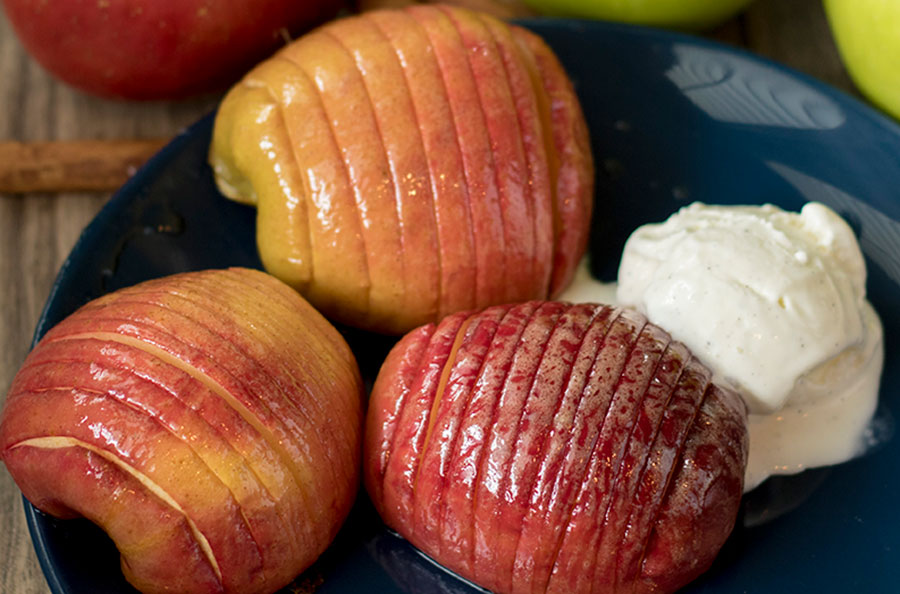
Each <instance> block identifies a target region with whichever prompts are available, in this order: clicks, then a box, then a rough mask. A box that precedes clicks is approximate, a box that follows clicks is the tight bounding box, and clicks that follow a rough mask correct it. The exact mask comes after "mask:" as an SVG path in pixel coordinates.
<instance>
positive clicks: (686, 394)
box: [364, 302, 747, 594]
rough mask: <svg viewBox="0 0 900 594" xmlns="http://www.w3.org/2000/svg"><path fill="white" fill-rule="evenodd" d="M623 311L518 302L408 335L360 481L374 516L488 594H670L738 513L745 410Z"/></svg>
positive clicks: (376, 417) (378, 392)
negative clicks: (512, 593)
mask: <svg viewBox="0 0 900 594" xmlns="http://www.w3.org/2000/svg"><path fill="white" fill-rule="evenodd" d="M710 378H711V373H710V371H709V370H708V369H706V368H705V367H704V366H703V365H701V364H700V363H699V362H698V361H697V360H696V359H694V358H693V357H692V356H691V354H690V352H689V351H688V350H687V348H686V347H684V346H683V345H682V344H680V343H677V342H673V341H672V340H671V339H670V337H669V335H668V334H667V333H666V332H665V331H663V330H662V329H660V328H659V327H657V326H654V325H652V324H649V323H648V322H647V321H646V319H645V318H644V317H643V316H642V315H640V314H638V313H636V312H634V311H631V310H628V309H614V308H611V307H608V306H601V305H589V304H583V305H569V304H563V303H556V302H528V303H524V304H518V305H504V306H495V307H491V308H488V309H486V310H483V311H481V312H480V313H475V314H471V313H458V314H454V315H452V316H450V317H448V318H446V319H445V320H443V321H441V322H440V323H439V324H437V325H434V324H430V325H427V326H423V327H421V328H419V329H417V330H414V331H413V332H411V333H409V334H407V335H406V336H405V337H404V338H402V339H401V341H400V342H399V343H398V344H397V346H396V347H395V348H394V349H393V350H392V351H391V353H390V354H389V356H388V357H387V359H386V361H385V363H384V366H383V368H382V370H381V372H380V373H379V375H378V378H377V380H376V382H375V386H374V388H373V392H372V395H371V398H370V403H369V412H368V417H367V425H366V437H365V453H364V466H365V468H364V477H365V482H366V487H367V489H368V491H369V494H370V495H371V497H372V500H373V502H374V504H375V507H376V509H377V510H378V511H379V513H380V514H381V516H382V518H383V519H384V521H385V522H386V524H387V525H388V526H390V527H391V528H393V529H394V530H396V531H397V532H399V533H400V534H402V535H403V536H404V537H405V538H407V539H408V540H409V541H410V542H412V543H413V544H414V545H415V546H417V547H418V548H420V549H421V550H422V551H424V552H425V553H427V554H428V555H430V556H431V557H433V558H434V559H436V560H437V561H438V562H440V563H442V564H443V565H445V566H446V567H448V568H449V569H451V570H453V571H455V572H457V573H459V574H460V575H462V576H463V577H465V578H467V579H470V580H472V581H473V582H475V583H477V584H479V585H481V586H484V587H486V588H488V589H490V590H491V591H494V592H498V593H506V592H515V593H519V592H523V593H524V592H529V593H530V592H558V593H566V594H578V593H589V592H594V593H601V594H607V593H619V592H622V593H624V592H629V593H645V592H646V593H651V592H672V591H674V590H676V589H678V588H680V587H682V586H684V585H685V584H686V583H688V582H689V581H691V580H692V579H694V578H695V577H697V576H698V575H699V574H700V573H701V572H703V571H704V570H705V569H706V568H708V567H709V565H710V563H711V562H712V560H713V558H714V557H715V556H716V554H717V552H718V550H719V548H720V547H721V546H722V544H723V543H724V541H725V539H726V538H727V536H728V535H729V533H730V532H731V529H732V528H733V526H734V522H735V519H736V516H737V511H738V506H739V503H740V499H741V493H742V488H743V477H744V467H745V466H746V460H747V429H746V414H747V413H746V409H745V406H744V403H743V401H742V400H741V399H740V397H739V396H738V395H737V394H736V393H735V392H733V391H731V390H729V389H725V388H721V387H719V386H717V385H716V384H714V383H711V379H710Z"/></svg>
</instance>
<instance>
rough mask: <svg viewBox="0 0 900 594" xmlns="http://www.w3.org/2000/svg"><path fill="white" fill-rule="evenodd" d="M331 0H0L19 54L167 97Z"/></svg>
mask: <svg viewBox="0 0 900 594" xmlns="http://www.w3.org/2000/svg"><path fill="white" fill-rule="evenodd" d="M343 4H344V3H343V2H341V1H333V0H302V1H299V2H297V1H292V0H262V1H259V2H251V3H248V2H243V1H240V0H228V1H226V2H214V3H213V2H209V1H208V0H107V1H105V2H87V1H77V2H52V3H47V2H37V1H34V0H3V5H4V7H5V10H6V15H7V17H8V18H9V20H10V22H11V23H12V25H13V28H14V30H15V31H16V33H17V34H18V36H19V38H20V39H21V41H22V44H23V45H24V46H25V47H26V49H27V50H28V51H29V53H30V54H31V55H32V56H34V58H35V59H36V60H37V61H38V62H39V63H40V64H41V65H42V66H44V67H45V68H46V69H47V70H48V71H50V72H51V73H52V74H54V75H55V76H57V77H59V78H60V79H61V80H63V81H65V82H66V83H68V84H70V85H73V86H75V87H77V88H79V89H82V90H84V91H87V92H89V93H93V94H97V95H102V96H106V97H115V98H122V99H176V98H181V97H185V96H188V95H192V94H197V93H202V92H208V91H212V90H218V89H221V88H224V87H226V86H228V85H229V84H232V83H233V82H234V81H235V80H237V79H238V78H239V77H240V76H241V75H242V74H244V73H245V72H246V71H247V70H249V69H250V68H251V67H252V66H253V65H254V64H256V63H257V62H258V61H259V60H261V59H263V58H265V57H266V56H268V55H269V54H271V53H272V52H273V51H275V50H276V48H278V46H279V45H282V44H283V43H284V38H285V37H286V36H287V35H288V34H298V33H301V32H303V31H305V30H307V29H309V28H310V27H312V26H314V25H317V24H319V23H321V22H323V21H325V20H326V19H329V18H331V17H333V16H334V15H335V14H337V12H338V10H340V8H341V6H342V5H343Z"/></svg>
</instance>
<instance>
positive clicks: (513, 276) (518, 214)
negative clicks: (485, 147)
mask: <svg viewBox="0 0 900 594" xmlns="http://www.w3.org/2000/svg"><path fill="white" fill-rule="evenodd" d="M440 8H441V10H443V12H444V13H445V14H446V15H447V16H448V17H449V18H450V20H451V21H452V22H453V26H454V27H455V28H456V30H457V32H458V35H459V39H460V41H461V42H462V45H463V51H464V53H465V56H466V57H467V58H468V61H469V69H470V71H471V73H472V78H473V79H474V81H475V86H476V89H477V92H478V100H479V103H478V104H479V105H480V107H481V110H482V111H483V112H484V116H483V117H484V122H485V125H486V128H487V132H488V137H489V139H490V149H491V154H492V158H493V164H494V166H493V170H494V176H495V183H496V185H497V190H498V197H499V199H500V212H501V215H502V219H503V236H504V238H505V241H506V245H505V249H504V256H505V262H506V264H505V273H506V280H505V281H504V284H505V286H504V287H503V288H504V289H505V294H504V297H503V301H504V302H506V301H510V302H511V301H517V300H520V299H522V295H524V296H525V297H526V298H533V297H537V296H541V294H540V293H534V292H533V291H534V285H535V283H534V280H533V279H534V276H533V274H534V270H533V268H534V267H533V261H534V224H533V222H534V199H533V198H532V196H531V194H532V188H531V180H530V177H529V169H528V163H527V161H526V159H525V150H524V148H523V146H522V130H521V127H520V125H519V121H518V117H517V110H516V105H515V103H514V101H513V96H512V91H511V90H510V88H509V77H508V76H507V73H506V66H505V65H504V63H503V58H502V56H501V54H500V50H499V48H498V47H497V44H496V42H495V41H494V37H493V36H492V35H491V32H490V30H489V29H488V27H487V26H486V25H485V24H484V22H483V19H487V18H488V17H481V18H480V17H479V15H477V14H476V13H472V12H468V11H463V10H454V9H451V8H450V7H448V6H441V7H440Z"/></svg>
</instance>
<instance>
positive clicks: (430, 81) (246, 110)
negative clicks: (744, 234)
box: [210, 5, 594, 334]
mask: <svg viewBox="0 0 900 594" xmlns="http://www.w3.org/2000/svg"><path fill="white" fill-rule="evenodd" d="M210 162H211V164H212V166H213V169H214V171H215V174H216V181H217V183H218V186H219V188H220V189H221V190H222V192H223V194H225V195H226V196H228V197H230V198H233V199H235V200H239V201H242V202H246V203H249V204H254V205H256V206H257V208H258V219H257V244H258V247H259V251H260V256H261V258H262V261H263V264H264V265H265V267H266V269H267V270H268V271H269V272H270V273H272V274H274V275H275V276H277V277H278V278H280V279H282V280H284V281H285V282H286V283H288V284H289V285H291V286H293V287H295V288H296V289H297V290H299V291H300V292H301V293H303V295H304V296H306V297H307V298H308V299H309V300H310V302H311V303H312V304H313V305H315V306H316V307H317V308H318V309H319V310H320V311H322V312H323V313H325V314H326V315H328V316H329V317H331V318H333V319H336V320H338V321H340V322H342V323H346V324H349V325H353V326H357V327H362V328H366V329H370V330H374V331H378V332H384V333H392V334H401V333H403V332H406V331H408V330H410V329H412V328H414V327H416V326H419V325H421V324H424V323H427V322H431V321H437V320H439V319H442V318H443V317H446V316H447V315H449V314H452V313H454V312H456V311H461V310H466V309H473V308H476V309H477V308H483V307H486V306H489V305H494V304H501V303H509V302H516V301H526V300H529V299H547V298H550V297H553V296H555V295H556V294H558V293H559V292H560V291H561V290H562V289H563V288H564V287H565V286H566V285H567V284H568V283H569V281H570V280H571V278H572V274H573V272H574V268H575V266H576V264H577V262H578V261H579V259H580V258H581V256H582V255H583V253H584V251H585V248H586V245H587V237H588V231H589V224H590V216H591V210H592V206H593V182H594V179H593V175H594V173H593V171H594V170H593V160H592V156H591V151H590V142H589V138H588V131H587V126H586V123H585V120H584V115H583V113H582V111H581V107H580V105H579V102H578V98H577V96H576V94H575V92H574V88H573V86H572V83H571V81H570V80H569V79H568V77H567V75H566V73H565V71H564V70H563V68H562V66H561V64H560V63H559V60H558V59H557V58H556V56H555V55H554V54H553V52H552V51H551V50H550V48H549V47H548V46H547V45H546V44H545V43H544V42H543V41H542V40H540V39H539V38H538V37H537V36H535V35H534V34H532V33H530V32H529V31H527V30H525V29H522V28H520V27H517V26H512V25H509V24H506V23H504V22H502V21H500V20H497V19H495V18H493V17H490V16H488V15H485V14H481V13H477V12H473V11H469V10H465V9H461V8H453V7H449V6H433V5H432V6H429V5H416V6H411V7H408V8H406V9H403V10H380V11H372V12H367V13H365V14H362V15H358V16H354V17H350V18H346V19H342V20H338V21H333V22H331V23H329V24H327V25H325V26H323V27H321V28H319V29H316V30H315V31H313V32H311V33H309V34H307V35H305V36H304V37H302V38H301V39H299V40H297V41H296V42H294V43H292V44H291V45H289V46H288V47H286V48H284V49H283V50H282V51H281V52H279V53H278V54H276V55H275V56H274V57H273V58H271V59H270V60H268V61H266V62H264V63H263V64H261V65H259V66H258V67H257V68H256V69H254V70H253V71H251V72H250V73H248V74H247V76H246V77H245V78H244V79H243V80H242V81H241V83H239V84H238V85H237V86H235V87H234V88H233V89H232V90H231V91H230V92H229V94H228V95H227V96H226V98H225V99H224V101H223V102H222V105H221V107H220V109H219V112H218V115H217V118H216V122H215V127H214V131H213V142H212V148H211V152H210Z"/></svg>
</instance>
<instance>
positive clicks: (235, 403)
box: [0, 269, 363, 594]
mask: <svg viewBox="0 0 900 594" xmlns="http://www.w3.org/2000/svg"><path fill="white" fill-rule="evenodd" d="M362 411H363V404H362V382H361V380H360V375H359V370H358V369H357V366H356V360H355V359H354V357H353V354H352V353H351V352H350V349H349V347H348V346H347V344H346V343H345V342H344V340H343V338H342V337H341V336H340V334H338V332H337V331H336V330H335V329H334V328H333V327H332V326H331V325H330V324H329V323H328V322H327V321H326V320H325V318H323V317H322V316H321V315H320V314H319V313H318V312H316V311H315V310H314V309H313V308H312V307H311V306H310V305H309V304H308V303H306V302H305V301H304V300H303V299H302V298H301V297H300V296H299V295H298V294H297V293H296V291H294V290H293V289H291V288H290V287H288V286H286V285H284V284H283V283H281V282H279V281H278V280H276V279H275V278H273V277H271V276H269V275H266V274H264V273H262V272H259V271H252V270H246V269H230V270H216V271H204V272H192V273H186V274H181V275H175V276H171V277H167V278H162V279H157V280H154V281H149V282H146V283H142V284H140V285H136V286H134V287H130V288H127V289H123V290H120V291H116V292H115V293H110V294H108V295H106V296H104V297H101V298H100V299H97V300H94V301H92V302H90V303H88V304H87V305H85V306H84V307H82V308H81V309H79V310H78V311H77V312H75V313H74V314H72V315H71V316H69V317H68V318H66V319H65V320H63V321H62V322H61V323H59V324H58V325H56V326H55V327H54V328H52V329H51V330H50V331H49V332H48V333H47V335H46V336H45V337H44V338H43V339H42V340H41V342H40V343H39V344H38V345H37V346H36V347H35V349H34V350H33V351H32V352H31V353H30V354H29V356H28V357H27V359H26V360H25V363H24V364H23V366H22V369H21V370H20V371H19V372H18V374H17V375H16V377H15V379H14V380H13V383H12V386H11V387H10V391H9V395H8V396H7V399H6V402H5V405H4V409H3V414H2V417H0V457H2V459H3V461H4V463H5V464H6V466H7V468H8V469H9V471H10V473H11V474H12V476H13V478H14V479H15V481H16V483H17V484H18V486H19V488H20V489H21V490H22V492H23V493H24V495H25V496H26V497H27V498H28V499H29V501H31V502H32V503H33V504H34V505H35V506H36V507H38V508H39V509H41V510H43V511H45V512H47V513H49V514H52V515H54V516H57V517H63V518H65V517H73V516H84V517H86V518H88V519H90V520H92V521H93V522H95V523H97V524H98V525H100V527H101V528H103V529H104V530H106V532H107V533H108V534H109V535H110V537H111V538H112V539H113V541H114V542H115V543H116V546H117V547H118V549H119V552H120V553H121V559H122V570H123V572H124V574H125V577H126V578H127V579H128V580H129V581H130V582H131V583H132V584H133V585H134V586H135V587H136V588H138V589H139V590H141V591H143V592H180V593H183V594H187V593H194V592H196V593H214V592H219V593H228V592H240V593H241V594H250V593H270V592H274V591H276V590H278V589H279V588H281V587H283V586H285V585H286V584H287V583H289V582H290V581H291V580H292V579H293V578H294V577H295V576H296V575H297V574H299V573H300V572H301V571H302V570H304V569H305V568H306V567H308V566H309V565H310V564H311V563H312V562H313V561H314V560H315V559H316V558H317V557H318V556H319V554H320V553H321V552H322V551H324V550H325V548H326V547H327V546H328V544H329V543H330V542H331V540H332V539H333V538H334V536H335V534H336V533H337V530H338V528H339V527H340V525H341V522H342V521H343V519H344V518H345V517H346V515H347V513H348V512H349V509H350V506H351V505H352V502H353V500H354V498H355V495H356V493H357V488H358V484H359V450H360V445H361V442H362V424H363V412H362Z"/></svg>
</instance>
